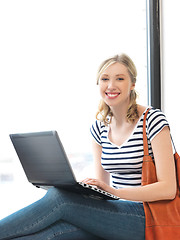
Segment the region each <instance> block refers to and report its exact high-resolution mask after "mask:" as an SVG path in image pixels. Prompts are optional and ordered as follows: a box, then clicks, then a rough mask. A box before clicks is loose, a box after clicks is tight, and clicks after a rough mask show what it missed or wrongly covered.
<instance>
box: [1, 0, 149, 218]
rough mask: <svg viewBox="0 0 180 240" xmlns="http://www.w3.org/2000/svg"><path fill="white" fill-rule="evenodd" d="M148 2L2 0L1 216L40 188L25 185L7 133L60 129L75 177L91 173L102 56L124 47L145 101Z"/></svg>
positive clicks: (37, 193) (38, 193)
mask: <svg viewBox="0 0 180 240" xmlns="http://www.w3.org/2000/svg"><path fill="white" fill-rule="evenodd" d="M145 2H146V1H144V0H138V1H134V0H126V1H125V0H111V1H109V0H96V1H95V0H93V1H84V0H76V1H74V0H66V1H47V0H38V1H37V0H31V1H23V0H21V1H20V0H19V1H1V2H0V32H1V38H0V52H1V54H0V65H1V71H0V78H1V82H3V87H1V94H0V101H1V135H0V144H1V148H0V187H1V196H3V198H2V197H1V201H2V203H1V207H2V206H3V204H5V203H6V206H8V209H5V207H3V210H1V211H0V218H1V217H3V216H5V215H7V214H9V213H11V212H12V211H14V210H16V209H18V208H21V207H23V206H25V205H27V204H29V203H30V202H33V201H34V200H35V199H37V198H39V197H40V196H42V195H44V193H45V192H44V190H40V189H36V188H34V187H33V186H31V185H30V184H29V183H28V182H27V179H26V177H25V174H24V171H23V170H22V167H21V165H20V163H19V161H18V158H17V156H16V153H15V151H14V149H13V147H12V144H11V142H10V139H9V137H8V135H9V133H17V132H31V131H44V130H57V131H58V133H59V135H60V138H61V140H62V142H63V145H64V147H65V149H66V151H67V153H68V155H69V157H70V160H71V163H72V164H73V166H75V172H76V174H77V178H82V177H84V176H87V174H88V175H89V176H90V175H91V174H93V171H92V170H91V169H92V156H91V136H90V133H89V128H90V125H91V124H92V122H94V120H95V113H96V110H97V106H98V103H99V94H98V87H97V86H96V71H97V68H98V66H99V64H100V63H101V62H102V61H103V60H104V59H106V58H108V57H110V56H113V55H115V54H118V53H122V52H124V53H127V54H128V55H129V56H130V57H131V58H132V59H133V60H134V62H135V64H136V66H137V70H138V79H137V87H136V89H137V91H138V92H139V93H140V98H139V102H140V103H141V104H144V105H146V104H147V91H146V88H147V87H146V82H147V81H146V79H147V72H146V70H147V68H146V59H147V58H146V3H145ZM80 165H81V167H80V169H81V171H79V168H78V167H79V166H80ZM82 170H83V171H82ZM15 192H16V194H15V195H14V193H15ZM3 193H4V195H3ZM12 197H13V198H14V201H13V205H12V202H11V200H10V199H12ZM8 201H9V203H8ZM17 201H18V202H17Z"/></svg>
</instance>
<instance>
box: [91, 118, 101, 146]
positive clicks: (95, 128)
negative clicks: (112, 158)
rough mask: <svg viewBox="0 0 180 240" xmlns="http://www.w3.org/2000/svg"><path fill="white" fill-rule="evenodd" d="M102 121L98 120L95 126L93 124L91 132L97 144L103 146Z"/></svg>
mask: <svg viewBox="0 0 180 240" xmlns="http://www.w3.org/2000/svg"><path fill="white" fill-rule="evenodd" d="M100 128H101V125H100V121H98V120H96V121H95V123H94V124H92V126H91V128H90V132H91V134H92V136H93V138H94V140H95V141H96V142H97V144H99V145H101V132H100Z"/></svg>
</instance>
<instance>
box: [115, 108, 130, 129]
mask: <svg viewBox="0 0 180 240" xmlns="http://www.w3.org/2000/svg"><path fill="white" fill-rule="evenodd" d="M111 111H112V113H113V118H112V120H113V122H114V123H115V124H116V125H119V126H120V125H121V126H122V125H123V124H124V123H127V122H128V121H127V117H126V116H127V111H128V106H126V105H123V106H118V107H112V108H111Z"/></svg>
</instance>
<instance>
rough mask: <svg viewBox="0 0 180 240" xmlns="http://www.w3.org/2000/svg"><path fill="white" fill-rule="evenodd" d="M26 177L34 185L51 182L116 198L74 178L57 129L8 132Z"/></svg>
mask: <svg viewBox="0 0 180 240" xmlns="http://www.w3.org/2000/svg"><path fill="white" fill-rule="evenodd" d="M9 136H10V139H11V141H12V143H13V146H14V148H15V150H16V153H17V155H18V157H19V160H20V162H21V165H22V167H23V169H24V171H25V174H26V176H27V179H28V181H29V182H30V183H32V184H33V185H34V186H36V187H41V188H44V189H48V188H50V187H52V186H54V187H57V188H61V189H64V190H67V191H71V192H76V193H79V194H83V195H85V196H89V197H91V198H95V199H109V200H118V199H119V198H118V197H116V196H114V195H112V194H111V193H108V192H106V191H104V190H102V189H98V188H96V187H95V186H92V185H89V184H86V183H83V182H77V181H76V178H75V175H74V173H73V169H72V167H71V164H70V162H69V160H68V157H67V155H66V152H65V150H64V147H63V145H62V143H61V141H60V138H59V136H58V133H57V131H46V132H32V133H20V134H10V135H9Z"/></svg>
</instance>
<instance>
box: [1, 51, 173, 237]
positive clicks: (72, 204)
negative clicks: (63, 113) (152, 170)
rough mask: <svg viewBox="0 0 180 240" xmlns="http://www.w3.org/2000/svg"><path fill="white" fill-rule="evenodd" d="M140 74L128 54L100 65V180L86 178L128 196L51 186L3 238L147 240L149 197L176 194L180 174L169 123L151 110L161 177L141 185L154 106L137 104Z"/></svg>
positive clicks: (10, 223) (95, 132)
mask: <svg viewBox="0 0 180 240" xmlns="http://www.w3.org/2000/svg"><path fill="white" fill-rule="evenodd" d="M136 75H137V73H136V68H135V65H134V63H133V62H132V60H131V59H130V58H129V57H128V56H127V55H125V54H122V55H117V56H115V57H112V58H109V59H107V60H106V61H104V62H103V63H102V65H101V66H100V68H99V71H98V79H97V84H98V85H99V89H100V95H101V97H102V100H101V103H100V105H99V110H98V113H97V120H96V122H95V123H94V124H93V125H92V127H91V133H92V136H93V138H92V139H93V140H92V142H93V143H92V144H93V155H94V162H95V172H96V178H95V179H92V178H86V179H85V180H84V182H85V183H88V184H92V185H95V186H98V187H99V188H102V189H104V190H106V191H108V192H110V193H112V194H114V195H116V196H118V197H119V198H120V199H122V200H95V199H91V198H87V197H84V196H81V195H78V194H76V193H70V192H66V191H64V190H60V189H56V188H51V189H50V190H49V191H48V192H47V194H46V195H45V196H44V197H43V198H42V199H41V200H39V201H37V202H36V203H34V204H32V205H30V206H28V207H26V208H24V209H22V210H20V211H18V212H16V213H14V214H13V215H11V216H9V217H7V218H5V219H3V220H1V221H0V239H1V240H2V239H18V240H30V239H33V240H36V239H38V240H41V239H42V240H46V239H54V240H58V239H62V240H64V239H68V240H71V239H78V240H80V239H83V240H85V239H91V240H92V239H94V240H96V239H112V240H113V239H116V240H117V239H118V240H119V239H122V240H131V239H134V240H143V239H145V215H144V209H143V204H142V202H147V201H156V200H165V199H173V198H174V197H175V194H176V178H175V166H174V159H173V150H172V144H171V138H170V131H169V124H168V122H167V120H166V118H165V116H164V114H163V113H162V112H161V111H160V110H157V109H153V108H151V109H150V111H149V112H148V115H147V120H146V131H147V135H148V144H149V153H150V155H151V156H152V157H153V159H154V161H155V166H156V171H157V178H158V182H156V183H153V184H150V185H146V186H141V174H142V159H143V138H142V132H143V131H142V124H143V118H144V114H145V111H146V109H147V107H144V106H141V105H138V104H137V103H136V92H135V83H136ZM110 178H111V181H112V183H110Z"/></svg>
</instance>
